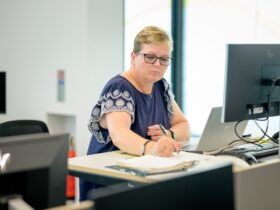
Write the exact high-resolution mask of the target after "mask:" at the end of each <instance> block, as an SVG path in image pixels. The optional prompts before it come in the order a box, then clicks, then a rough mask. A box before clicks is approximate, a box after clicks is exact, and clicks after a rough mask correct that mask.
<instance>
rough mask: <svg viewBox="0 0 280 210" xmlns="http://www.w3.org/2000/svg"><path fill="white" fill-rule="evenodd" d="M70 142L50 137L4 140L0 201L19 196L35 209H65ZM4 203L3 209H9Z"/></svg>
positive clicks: (0, 144) (63, 136)
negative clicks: (4, 164) (5, 158)
mask: <svg viewBox="0 0 280 210" xmlns="http://www.w3.org/2000/svg"><path fill="white" fill-rule="evenodd" d="M68 138H69V135H68V134H57V135H50V134H46V133H44V134H31V135H20V136H10V137H1V138H0V151H1V154H2V155H1V156H2V159H0V163H1V164H0V169H1V171H0V200H2V201H3V200H4V201H5V200H7V199H6V198H9V197H14V195H16V196H18V195H19V196H21V197H22V199H23V200H24V201H25V202H26V203H27V204H29V205H30V206H31V207H33V208H34V209H45V208H48V207H54V206H58V205H64V204H65V201H66V175H67V154H68ZM7 154H10V158H9V160H8V161H7V162H6V166H5V167H3V162H4V156H5V155H7ZM3 203H4V204H3V205H2V206H0V209H5V208H7V204H5V202H3Z"/></svg>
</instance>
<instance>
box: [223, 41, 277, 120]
mask: <svg viewBox="0 0 280 210" xmlns="http://www.w3.org/2000/svg"><path fill="white" fill-rule="evenodd" d="M279 79H280V44H228V45H227V57H226V72H225V89H224V104H223V112H222V121H223V122H234V121H243V120H249V119H257V118H262V117H268V116H275V115H279V104H280V81H279Z"/></svg>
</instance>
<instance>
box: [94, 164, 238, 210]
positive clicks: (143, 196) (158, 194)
mask: <svg viewBox="0 0 280 210" xmlns="http://www.w3.org/2000/svg"><path fill="white" fill-rule="evenodd" d="M130 185H131V184H130ZM127 186H128V184H127V183H124V184H119V185H117V186H115V187H113V186H110V188H107V189H105V190H104V189H101V191H98V190H97V191H94V192H92V193H91V194H89V198H90V199H92V200H93V201H94V210H107V209H122V210H131V209H133V210H138V209H139V210H143V209H152V210H170V209H176V210H185V209H197V210H198V209H215V210H225V209H227V210H230V209H234V190H233V189H234V187H233V172H232V166H231V165H229V164H228V165H226V164H224V165H222V164H221V165H219V164H218V165H215V166H213V167H212V168H206V169H203V170H201V171H196V172H194V171H193V172H190V173H189V174H186V175H183V176H180V177H176V178H172V179H169V180H165V181H160V182H156V183H153V184H147V185H144V186H136V187H134V188H130V189H128V188H127Z"/></svg>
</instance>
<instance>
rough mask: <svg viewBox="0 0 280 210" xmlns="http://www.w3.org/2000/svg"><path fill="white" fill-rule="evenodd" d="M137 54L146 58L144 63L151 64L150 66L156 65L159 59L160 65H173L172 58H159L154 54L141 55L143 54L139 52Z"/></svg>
mask: <svg viewBox="0 0 280 210" xmlns="http://www.w3.org/2000/svg"><path fill="white" fill-rule="evenodd" d="M137 54H141V55H143V56H144V61H145V62H146V63H149V64H154V63H155V62H156V61H157V59H158V60H159V63H160V65H162V66H168V65H169V64H170V63H171V61H172V58H171V57H157V56H156V55H154V54H148V53H141V52H138V53H137Z"/></svg>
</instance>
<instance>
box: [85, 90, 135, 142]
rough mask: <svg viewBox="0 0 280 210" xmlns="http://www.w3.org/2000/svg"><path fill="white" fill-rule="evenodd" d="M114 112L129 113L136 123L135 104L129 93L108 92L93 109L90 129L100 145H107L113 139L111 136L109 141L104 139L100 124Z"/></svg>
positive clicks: (108, 138)
mask: <svg viewBox="0 0 280 210" xmlns="http://www.w3.org/2000/svg"><path fill="white" fill-rule="evenodd" d="M113 111H124V112H128V113H129V114H130V115H131V121H132V123H133V122H134V115H135V114H134V111H135V103H134V101H133V99H132V97H131V96H130V94H129V92H128V91H123V92H121V91H119V90H114V92H108V93H106V95H103V96H100V98H99V100H98V102H97V104H96V105H95V107H94V108H93V110H92V112H91V117H90V121H89V125H88V128H89V130H90V132H92V133H93V135H94V136H95V137H96V139H97V141H98V142H100V143H103V144H107V143H108V142H110V141H111V139H110V136H109V135H108V136H107V139H104V138H103V135H102V132H101V131H100V126H99V123H98V122H99V121H100V119H101V118H102V117H103V116H104V114H106V113H109V112H113Z"/></svg>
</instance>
